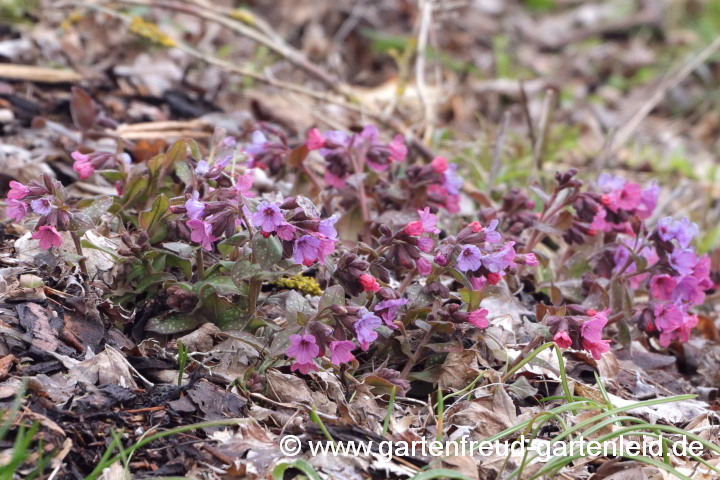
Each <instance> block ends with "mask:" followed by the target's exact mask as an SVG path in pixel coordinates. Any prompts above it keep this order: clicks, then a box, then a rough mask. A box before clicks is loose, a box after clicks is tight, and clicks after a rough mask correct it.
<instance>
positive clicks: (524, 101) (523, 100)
mask: <svg viewBox="0 0 720 480" xmlns="http://www.w3.org/2000/svg"><path fill="white" fill-rule="evenodd" d="M519 82H520V105H522V108H523V113H524V114H525V121H526V122H527V127H528V135H530V145H532V146H533V147H534V146H535V143H536V142H537V139H536V137H535V125H533V121H532V117H531V116H530V101H529V100H528V97H527V92H525V82H523V81H522V80H520V81H519Z"/></svg>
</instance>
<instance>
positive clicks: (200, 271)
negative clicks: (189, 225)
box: [195, 248, 205, 281]
mask: <svg viewBox="0 0 720 480" xmlns="http://www.w3.org/2000/svg"><path fill="white" fill-rule="evenodd" d="M195 264H196V265H197V279H198V281H199V280H202V279H203V277H205V262H204V260H203V252H202V248H198V249H197V250H195Z"/></svg>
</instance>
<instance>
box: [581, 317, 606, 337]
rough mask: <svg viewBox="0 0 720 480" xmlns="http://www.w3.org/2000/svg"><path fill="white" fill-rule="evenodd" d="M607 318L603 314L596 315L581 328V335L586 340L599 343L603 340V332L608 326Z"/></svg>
mask: <svg viewBox="0 0 720 480" xmlns="http://www.w3.org/2000/svg"><path fill="white" fill-rule="evenodd" d="M607 322H608V320H607V318H606V317H605V315H604V314H603V313H601V312H598V313H596V314H595V315H594V316H593V317H592V318H591V319H590V320H587V321H585V323H583V324H582V326H581V327H580V335H581V336H582V337H583V339H584V340H587V341H589V342H591V343H598V342H599V341H600V340H602V331H603V328H605V325H607Z"/></svg>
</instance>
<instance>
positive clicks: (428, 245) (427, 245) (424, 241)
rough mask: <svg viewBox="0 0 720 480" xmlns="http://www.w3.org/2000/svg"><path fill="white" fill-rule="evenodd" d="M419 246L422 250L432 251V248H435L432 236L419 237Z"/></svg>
mask: <svg viewBox="0 0 720 480" xmlns="http://www.w3.org/2000/svg"><path fill="white" fill-rule="evenodd" d="M417 247H418V248H419V249H420V251H421V252H425V253H430V250H432V248H433V241H432V238H429V237H418V239H417Z"/></svg>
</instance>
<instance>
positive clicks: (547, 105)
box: [533, 89, 556, 172]
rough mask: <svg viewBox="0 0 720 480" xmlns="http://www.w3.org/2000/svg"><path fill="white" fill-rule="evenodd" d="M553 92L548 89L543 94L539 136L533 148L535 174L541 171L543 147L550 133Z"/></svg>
mask: <svg viewBox="0 0 720 480" xmlns="http://www.w3.org/2000/svg"><path fill="white" fill-rule="evenodd" d="M555 96H556V93H555V90H552V89H549V90H548V91H547V92H546V93H545V99H544V100H543V109H542V114H541V116H540V124H539V127H540V136H539V137H537V141H536V142H535V145H534V148H533V164H534V165H535V169H536V171H537V172H540V171H541V170H542V162H543V156H544V155H545V146H546V145H547V137H548V134H549V133H550V125H551V124H552V117H553V113H554V111H555Z"/></svg>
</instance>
